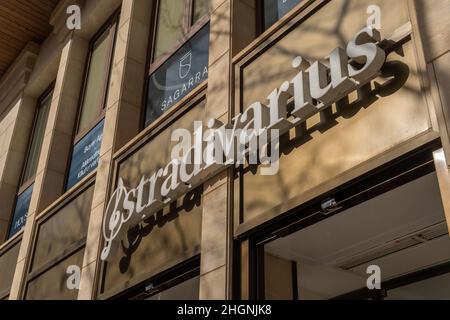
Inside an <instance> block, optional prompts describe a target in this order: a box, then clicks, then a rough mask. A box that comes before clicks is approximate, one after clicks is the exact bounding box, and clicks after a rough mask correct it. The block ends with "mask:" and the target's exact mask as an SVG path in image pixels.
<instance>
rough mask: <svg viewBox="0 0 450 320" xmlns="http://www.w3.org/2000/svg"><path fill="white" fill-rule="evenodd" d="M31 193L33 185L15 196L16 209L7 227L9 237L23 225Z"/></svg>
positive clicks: (25, 220)
mask: <svg viewBox="0 0 450 320" xmlns="http://www.w3.org/2000/svg"><path fill="white" fill-rule="evenodd" d="M32 194H33V185H31V186H30V187H28V189H26V190H25V191H24V192H23V193H22V194H21V195H19V196H18V197H17V203H16V209H15V210H14V217H13V220H12V223H11V227H10V229H9V238H11V237H13V236H14V235H15V234H16V233H17V232H19V231H20V230H22V229H23V228H24V227H25V223H26V222H27V217H28V209H29V208H30V201H31V195H32Z"/></svg>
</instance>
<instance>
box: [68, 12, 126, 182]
mask: <svg viewBox="0 0 450 320" xmlns="http://www.w3.org/2000/svg"><path fill="white" fill-rule="evenodd" d="M117 20H118V14H116V15H114V16H113V17H112V18H111V20H110V21H109V22H108V23H107V24H106V25H105V27H103V28H102V29H101V31H100V32H99V33H98V34H97V35H96V36H95V37H94V39H93V40H92V41H91V45H90V51H89V60H88V64H87V69H86V77H85V82H84V86H83V92H82V100H81V105H80V111H79V115H78V125H77V131H76V136H75V141H74V147H73V151H72V158H71V162H70V168H69V174H68V178H67V183H66V190H68V189H70V188H72V187H73V186H74V185H76V184H77V183H78V182H79V181H81V180H82V179H83V178H84V177H86V176H87V175H88V174H89V173H91V172H93V171H94V170H96V169H97V165H98V159H99V156H100V146H101V142H102V138H103V124H104V117H105V106H106V98H107V93H108V88H109V79H110V73H111V64H112V54H113V51H114V42H115V35H116V25H117Z"/></svg>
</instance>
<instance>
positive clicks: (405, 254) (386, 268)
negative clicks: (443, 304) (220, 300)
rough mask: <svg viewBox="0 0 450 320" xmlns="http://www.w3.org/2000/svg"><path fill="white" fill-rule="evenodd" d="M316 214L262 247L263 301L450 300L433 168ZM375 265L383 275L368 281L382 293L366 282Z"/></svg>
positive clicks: (447, 243) (448, 259) (448, 261)
mask: <svg viewBox="0 0 450 320" xmlns="http://www.w3.org/2000/svg"><path fill="white" fill-rule="evenodd" d="M321 215H322V216H323V215H324V214H323V213H322V214H321ZM317 219H318V220H319V222H316V223H313V224H311V225H309V226H307V227H306V228H302V227H299V228H300V230H299V231H296V232H293V233H291V234H289V235H287V236H280V237H279V238H277V239H276V240H274V241H270V242H268V243H266V244H265V245H263V246H262V250H260V251H259V252H260V253H259V254H260V255H263V256H262V257H261V258H260V259H259V261H264V263H262V267H261V268H260V273H261V274H262V275H263V276H262V278H263V279H264V281H262V283H260V287H261V288H263V289H261V292H260V295H261V296H262V297H263V298H265V299H269V300H270V299H300V300H327V299H387V300H394V299H402V300H403V299H450V282H449V279H450V250H449V248H450V237H449V234H448V228H447V223H446V219H445V215H444V210H443V207H442V201H441V196H440V192H439V186H438V181H437V175H436V174H435V173H434V172H433V173H428V174H426V175H422V176H421V177H419V178H417V179H415V180H412V181H410V182H408V183H406V184H402V185H400V186H399V187H396V188H394V189H392V190H390V191H388V192H385V193H382V194H380V195H378V196H376V197H375V198H371V199H369V200H367V201H366V202H363V203H360V204H358V205H356V206H353V207H350V208H348V209H347V208H343V211H342V212H339V213H337V214H335V215H333V214H330V217H329V218H322V219H320V218H318V217H317ZM312 220H314V218H312V217H311V221H312ZM304 223H306V222H304ZM374 268H375V270H379V271H381V273H379V274H380V277H379V278H378V280H376V278H374V279H375V280H374V281H372V282H370V283H373V284H376V283H377V281H378V283H380V285H381V289H380V290H377V288H372V290H370V289H369V288H368V286H367V283H368V280H370V279H369V277H370V276H371V275H372V274H374V272H378V271H373V270H374ZM377 274H378V273H377Z"/></svg>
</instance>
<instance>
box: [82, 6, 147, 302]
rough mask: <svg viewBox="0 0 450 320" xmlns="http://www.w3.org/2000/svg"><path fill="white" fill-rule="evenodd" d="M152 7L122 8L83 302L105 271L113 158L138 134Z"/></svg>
mask: <svg viewBox="0 0 450 320" xmlns="http://www.w3.org/2000/svg"><path fill="white" fill-rule="evenodd" d="M151 7H152V6H151V3H150V2H149V1H148V0H124V1H123V3H122V11H121V16H120V21H119V24H118V30H117V32H118V34H117V41H116V47H115V52H114V59H113V66H112V74H111V82H110V88H109V96H108V99H107V107H106V119H105V129H104V133H103V141H102V146H101V151H100V159H99V166H98V169H97V180H96V184H95V191H94V198H93V202H92V210H91V217H90V221H89V229H88V236H87V242H86V250H85V254H84V261H83V266H82V273H81V283H80V291H79V294H78V299H80V300H90V299H94V298H95V296H96V292H95V288H94V279H95V273H96V270H97V268H98V267H99V265H100V261H99V246H100V242H101V241H102V238H101V225H102V219H103V213H104V210H105V208H106V206H107V204H108V187H109V185H110V183H111V178H112V174H113V171H112V168H113V165H114V163H113V157H114V153H115V152H116V151H118V150H119V149H120V148H121V147H123V146H124V145H125V144H126V143H127V142H128V141H130V140H131V139H132V138H133V137H134V136H136V135H137V133H138V132H139V122H140V115H141V108H142V96H143V93H144V83H145V77H146V74H147V70H146V62H147V47H148V46H147V39H148V37H149V31H150V22H151V20H150V17H151Z"/></svg>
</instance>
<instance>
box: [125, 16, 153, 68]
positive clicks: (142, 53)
mask: <svg viewBox="0 0 450 320" xmlns="http://www.w3.org/2000/svg"><path fill="white" fill-rule="evenodd" d="M149 32H150V26H149V24H148V22H147V23H144V22H141V21H139V20H137V19H132V20H131V27H130V33H129V37H128V53H127V55H128V57H129V58H132V59H134V60H136V61H137V62H139V63H141V64H142V66H145V64H146V62H147V51H148V39H149ZM144 68H145V67H144Z"/></svg>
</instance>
